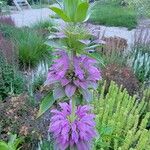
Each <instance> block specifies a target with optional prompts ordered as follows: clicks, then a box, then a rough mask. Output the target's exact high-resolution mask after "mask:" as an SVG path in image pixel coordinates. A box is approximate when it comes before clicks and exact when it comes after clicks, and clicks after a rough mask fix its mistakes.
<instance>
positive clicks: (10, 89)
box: [0, 55, 25, 100]
mask: <svg viewBox="0 0 150 150" xmlns="http://www.w3.org/2000/svg"><path fill="white" fill-rule="evenodd" d="M24 89H25V84H24V79H23V75H22V74H21V73H20V72H19V71H18V70H17V68H15V67H13V66H11V65H9V64H8V63H7V62H6V61H5V59H4V57H3V56H2V55H1V56H0V99H2V100H3V99H5V98H6V97H7V96H9V95H13V94H20V93H22V92H23V91H24Z"/></svg>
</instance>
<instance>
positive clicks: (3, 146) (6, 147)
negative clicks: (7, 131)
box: [0, 141, 9, 150]
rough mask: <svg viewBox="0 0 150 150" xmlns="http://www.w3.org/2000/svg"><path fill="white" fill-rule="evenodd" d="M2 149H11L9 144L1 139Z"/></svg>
mask: <svg viewBox="0 0 150 150" xmlns="http://www.w3.org/2000/svg"><path fill="white" fill-rule="evenodd" d="M0 150H9V148H8V145H7V144H6V143H5V142H4V141H0Z"/></svg>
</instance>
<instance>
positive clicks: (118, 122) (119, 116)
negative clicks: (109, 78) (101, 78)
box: [94, 82, 150, 150]
mask: <svg viewBox="0 0 150 150" xmlns="http://www.w3.org/2000/svg"><path fill="white" fill-rule="evenodd" d="M104 90H105V85H104V86H103V88H102V90H101V92H100V94H101V96H100V97H99V98H96V100H95V101H94V112H95V113H96V115H97V116H96V123H97V131H98V132H99V135H100V136H99V137H97V138H96V140H95V149H102V150H110V149H114V150H128V149H137V150H141V149H149V148H150V141H149V136H150V132H149V130H147V129H146V127H147V126H148V120H149V119H150V112H146V114H145V115H144V117H142V115H143V113H144V112H145V109H146V106H147V103H146V102H145V101H144V99H143V100H140V102H139V101H137V100H136V98H135V97H130V96H129V95H128V93H127V91H126V90H124V91H122V89H121V88H118V86H117V85H116V84H114V83H113V82H112V83H111V86H110V88H109V92H108V93H107V95H105V94H104ZM141 117H142V120H141Z"/></svg>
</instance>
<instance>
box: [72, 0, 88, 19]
mask: <svg viewBox="0 0 150 150" xmlns="http://www.w3.org/2000/svg"><path fill="white" fill-rule="evenodd" d="M88 8H89V3H88V2H83V3H81V4H79V5H78V8H77V11H76V14H75V21H76V22H83V21H84V20H86V18H87V12H88Z"/></svg>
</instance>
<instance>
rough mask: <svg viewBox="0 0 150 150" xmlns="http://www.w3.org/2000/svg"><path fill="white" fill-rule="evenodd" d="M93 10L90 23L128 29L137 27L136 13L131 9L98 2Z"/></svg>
mask: <svg viewBox="0 0 150 150" xmlns="http://www.w3.org/2000/svg"><path fill="white" fill-rule="evenodd" d="M92 10H93V12H92V15H91V17H90V22H93V23H96V24H101V25H106V26H120V27H127V28H128V29H132V28H135V27H136V25H137V17H136V12H135V11H134V10H133V9H131V8H128V7H121V6H118V5H114V4H111V3H110V4H105V3H104V4H102V3H101V2H96V3H95V6H94V7H93V8H92Z"/></svg>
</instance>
